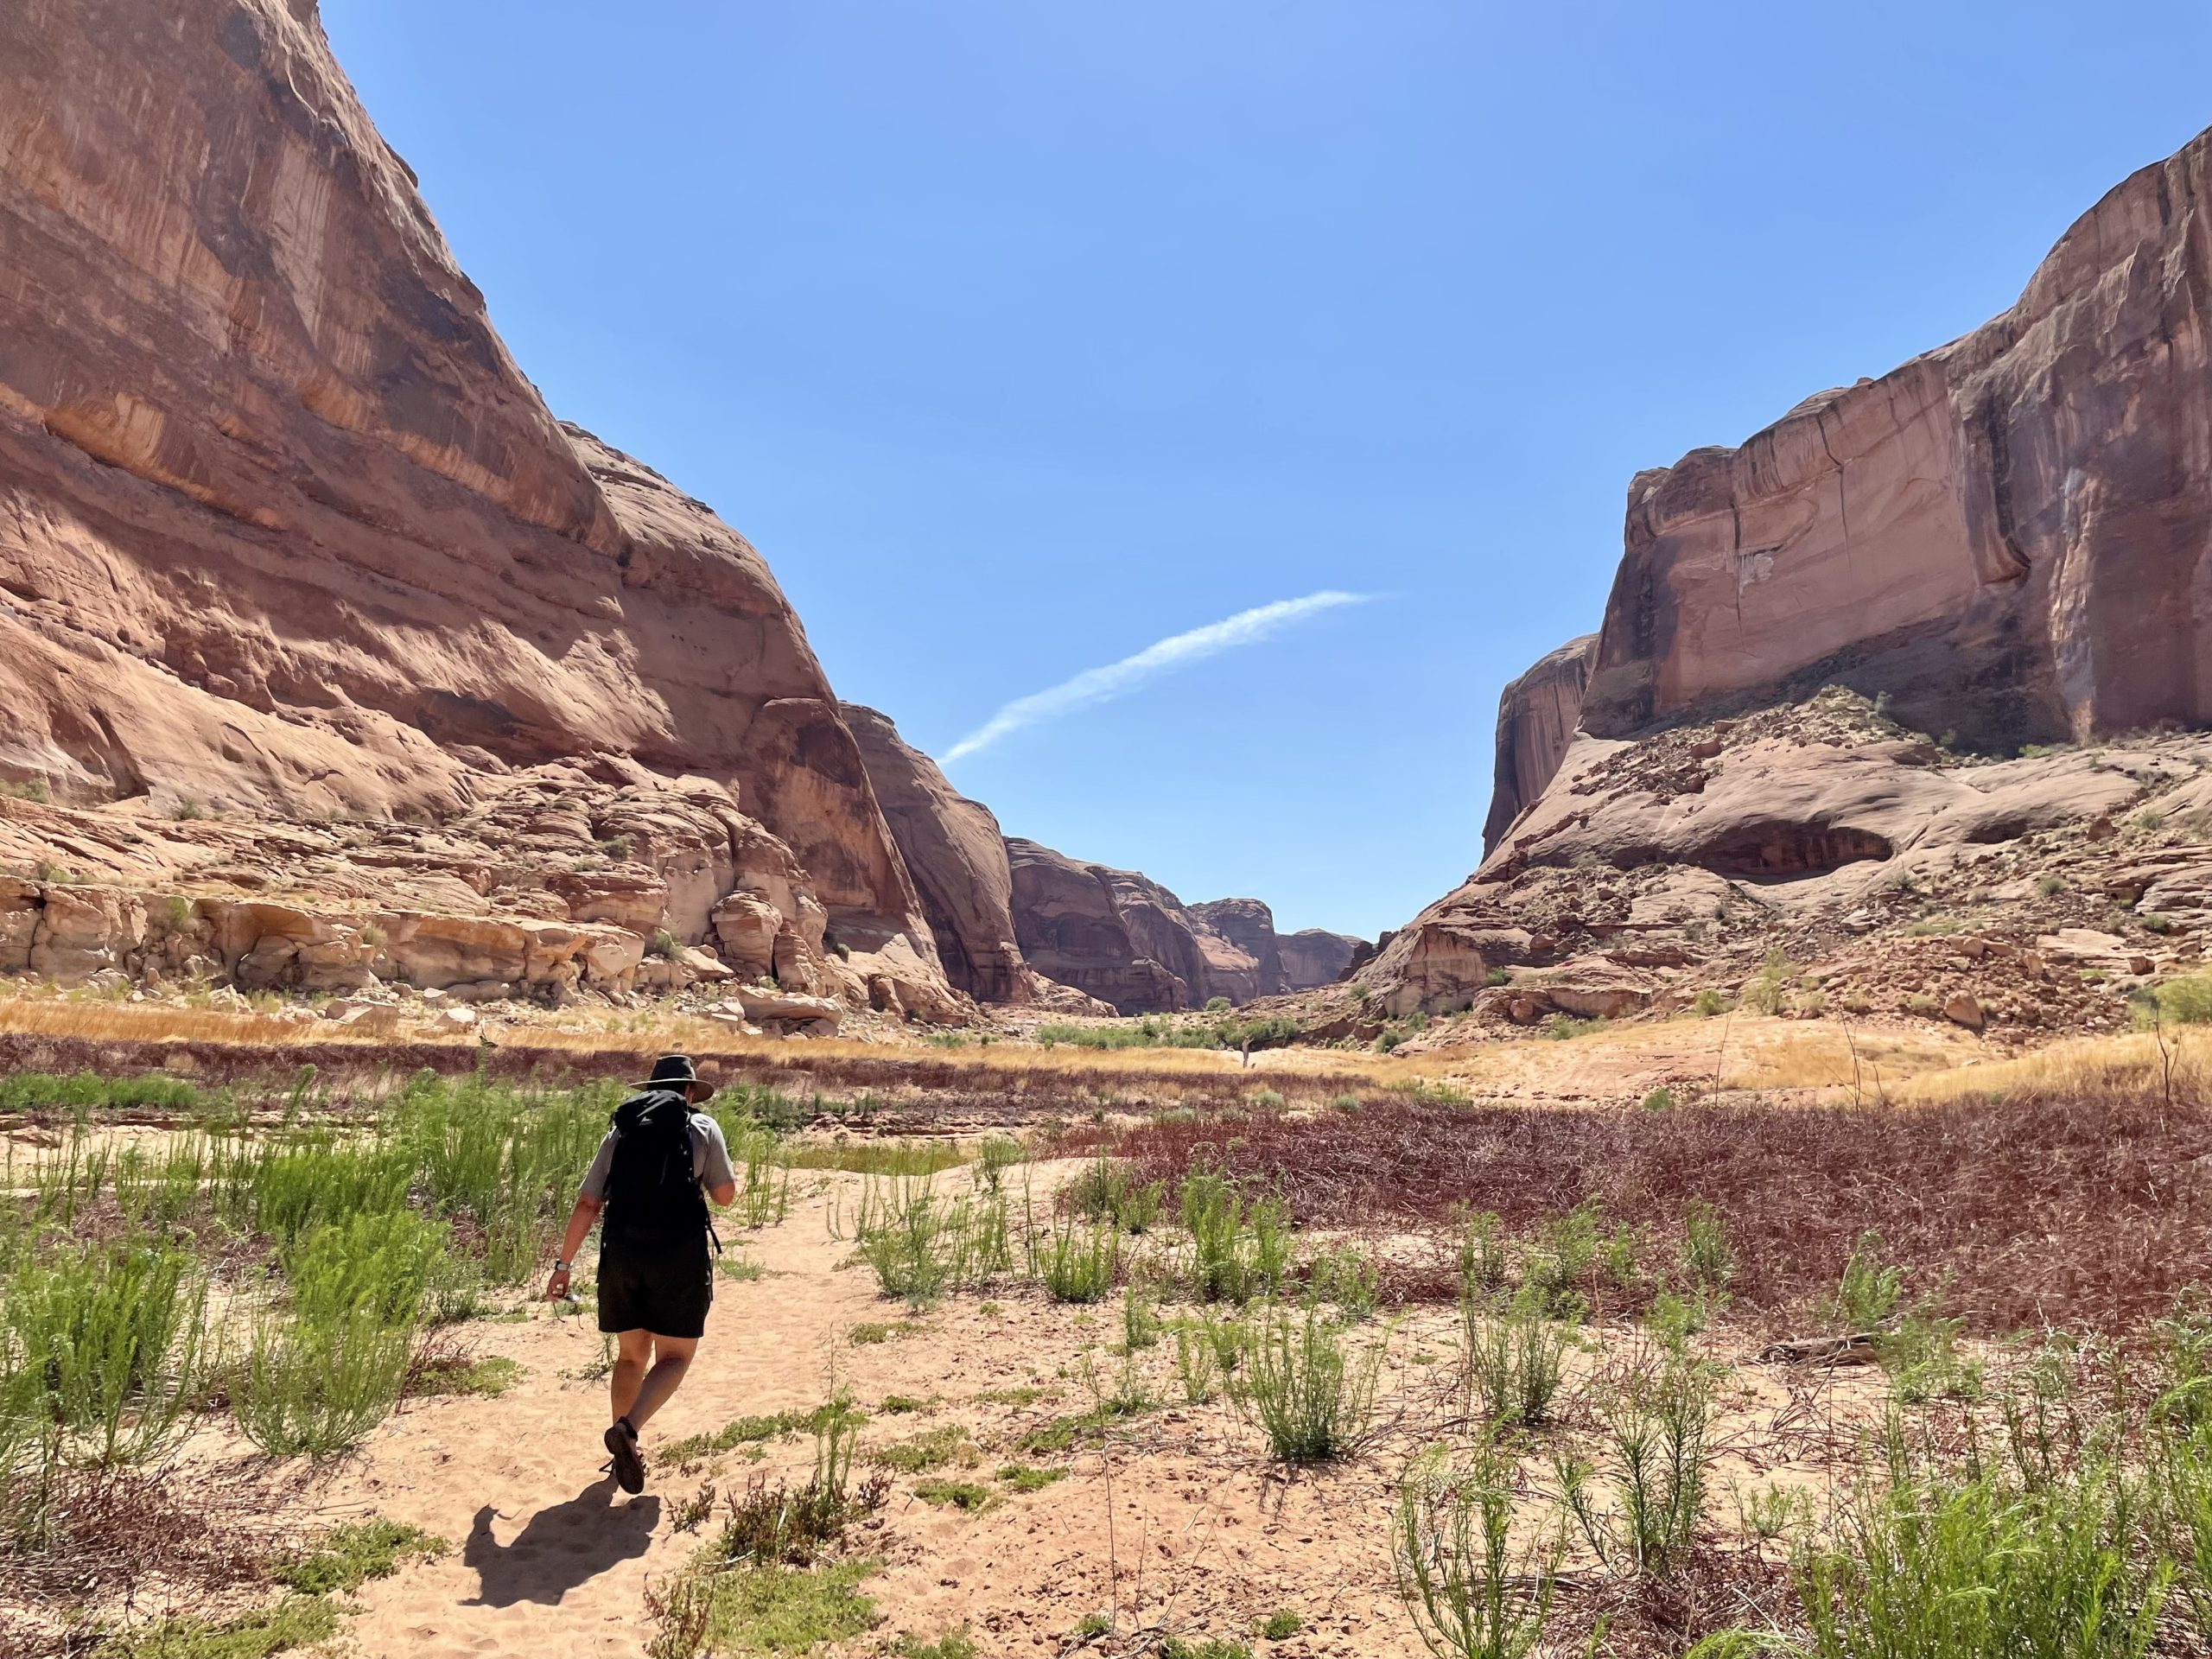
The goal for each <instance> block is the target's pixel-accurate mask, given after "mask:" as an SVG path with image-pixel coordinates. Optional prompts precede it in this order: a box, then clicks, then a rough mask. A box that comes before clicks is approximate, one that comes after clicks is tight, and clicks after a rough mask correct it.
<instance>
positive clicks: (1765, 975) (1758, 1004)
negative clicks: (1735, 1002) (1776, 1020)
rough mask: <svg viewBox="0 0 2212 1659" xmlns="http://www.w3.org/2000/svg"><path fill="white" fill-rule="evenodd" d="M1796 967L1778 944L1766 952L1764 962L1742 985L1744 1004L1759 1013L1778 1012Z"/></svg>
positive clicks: (1795, 974) (1787, 992) (1794, 975)
mask: <svg viewBox="0 0 2212 1659" xmlns="http://www.w3.org/2000/svg"><path fill="white" fill-rule="evenodd" d="M1796 977H1797V969H1796V966H1795V965H1794V964H1792V963H1791V962H1790V960H1789V953H1788V952H1787V951H1785V950H1783V949H1782V948H1781V947H1780V946H1779V945H1777V946H1776V947H1775V949H1773V950H1770V951H1769V952H1767V957H1766V961H1765V963H1764V964H1763V965H1762V966H1761V967H1760V969H1759V971H1758V974H1757V975H1755V976H1753V977H1752V979H1751V982H1749V983H1748V984H1746V985H1745V987H1744V994H1743V1000H1744V1006H1745V1007H1747V1008H1751V1009H1755V1010H1756V1011H1757V1012H1758V1013H1760V1014H1780V1013H1781V1012H1782V1008H1783V1002H1784V1001H1786V1000H1787V998H1788V995H1789V986H1790V983H1791V982H1792V981H1794V980H1795V979H1796Z"/></svg>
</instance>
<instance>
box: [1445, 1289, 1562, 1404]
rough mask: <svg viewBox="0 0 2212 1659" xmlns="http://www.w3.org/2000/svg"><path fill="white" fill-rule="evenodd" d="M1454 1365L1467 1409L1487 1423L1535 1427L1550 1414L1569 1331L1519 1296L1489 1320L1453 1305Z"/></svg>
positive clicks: (1473, 1309) (1463, 1306)
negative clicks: (1457, 1346) (1455, 1324)
mask: <svg viewBox="0 0 2212 1659" xmlns="http://www.w3.org/2000/svg"><path fill="white" fill-rule="evenodd" d="M1459 1339H1460V1364H1461V1370H1462V1372H1463V1374H1464V1376H1465V1380H1466V1389H1467V1395H1468V1399H1469V1402H1470V1403H1471V1406H1472V1407H1473V1408H1475V1409H1477V1410H1478V1411H1480V1412H1481V1413H1482V1414H1483V1415H1484V1417H1486V1418H1487V1419H1488V1420H1489V1421H1491V1422H1492V1423H1494V1424H1499V1425H1508V1426H1514V1427H1531V1428H1533V1427H1535V1426H1537V1425H1538V1424H1541V1423H1542V1422H1544V1421H1547V1420H1548V1418H1549V1417H1550V1415H1551V1405H1552V1399H1553V1396H1554V1395H1556V1394H1558V1392H1559V1386H1560V1378H1561V1376H1562V1373H1563V1370H1564V1367H1565V1362H1566V1358H1567V1350H1568V1349H1569V1348H1570V1347H1572V1346H1573V1344H1574V1337H1573V1331H1572V1329H1571V1328H1570V1327H1569V1326H1568V1325H1566V1324H1565V1323H1563V1322H1561V1321H1559V1320H1555V1319H1548V1318H1547V1317H1546V1316H1545V1313H1544V1310H1543V1307H1542V1306H1541V1303H1540V1302H1538V1301H1536V1300H1534V1299H1529V1298H1524V1299H1522V1301H1521V1302H1520V1303H1519V1304H1517V1305H1516V1306H1514V1307H1513V1308H1512V1309H1511V1310H1510V1311H1509V1312H1508V1313H1504V1314H1503V1315H1499V1316H1497V1317H1491V1316H1489V1315H1485V1314H1484V1313H1481V1312H1480V1311H1479V1310H1478V1308H1477V1307H1476V1306H1474V1305H1473V1304H1471V1303H1468V1302H1464V1301H1463V1302H1462V1303H1461V1304H1460V1305H1459Z"/></svg>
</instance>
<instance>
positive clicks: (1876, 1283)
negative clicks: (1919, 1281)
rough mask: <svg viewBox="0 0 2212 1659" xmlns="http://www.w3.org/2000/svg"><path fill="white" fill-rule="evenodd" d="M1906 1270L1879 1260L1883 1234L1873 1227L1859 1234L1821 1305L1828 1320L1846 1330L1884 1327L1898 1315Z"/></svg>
mask: <svg viewBox="0 0 2212 1659" xmlns="http://www.w3.org/2000/svg"><path fill="white" fill-rule="evenodd" d="M1904 1279H1905V1270H1904V1268H1902V1267H1898V1266H1897V1265H1895V1264H1893V1263H1890V1262H1884V1261H1883V1260H1882V1235H1881V1234H1880V1233H1879V1232H1878V1231H1877V1230H1874V1229H1873V1228H1871V1227H1870V1228H1868V1229H1867V1230H1866V1231H1865V1232H1863V1233H1861V1234H1859V1242H1858V1243H1855V1244H1853V1246H1852V1247H1851V1256H1850V1259H1849V1260H1848V1261H1847V1262H1845V1263H1844V1264H1843V1277H1842V1278H1841V1279H1840V1280H1838V1281H1836V1287H1835V1294H1834V1295H1833V1296H1830V1297H1828V1298H1827V1300H1825V1301H1824V1302H1823V1303H1822V1305H1821V1313H1822V1314H1823V1315H1824V1316H1825V1317H1826V1319H1827V1322H1828V1323H1829V1324H1831V1325H1838V1326H1840V1327H1841V1328H1842V1329H1843V1330H1845V1331H1847V1332H1872V1331H1879V1330H1882V1329H1884V1328H1885V1327H1886V1326H1887V1325H1889V1323H1890V1321H1891V1319H1895V1318H1896V1317H1897V1305H1898V1303H1899V1302H1900V1301H1901V1300H1903V1299H1904Z"/></svg>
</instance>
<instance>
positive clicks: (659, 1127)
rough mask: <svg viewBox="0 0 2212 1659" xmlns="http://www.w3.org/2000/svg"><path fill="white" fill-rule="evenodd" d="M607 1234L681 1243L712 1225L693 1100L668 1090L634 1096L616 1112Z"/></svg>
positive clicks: (636, 1240)
mask: <svg viewBox="0 0 2212 1659" xmlns="http://www.w3.org/2000/svg"><path fill="white" fill-rule="evenodd" d="M613 1122H614V1135H615V1140H614V1158H613V1163H612V1165H611V1166H609V1167H608V1170H607V1213H606V1215H605V1217H604V1218H603V1220H602V1223H601V1225H602V1226H603V1228H604V1230H605V1236H607V1238H610V1239H620V1241H621V1242H623V1243H626V1244H647V1245H652V1244H681V1243H687V1242H689V1241H690V1240H692V1239H695V1238H697V1237H699V1236H701V1235H702V1233H704V1232H706V1231H707V1230H708V1229H709V1220H708V1217H707V1200H706V1198H705V1195H704V1194H702V1192H700V1191H699V1178H698V1176H697V1174H696V1173H695V1168H694V1165H693V1160H692V1150H691V1103H690V1101H688V1100H686V1099H685V1098H684V1097H683V1096H682V1095H679V1094H677V1093H674V1092H673V1091H671V1090H665V1089H652V1090H646V1091H645V1093H643V1094H637V1095H632V1096H630V1097H629V1098H628V1099H627V1100H626V1101H624V1102H623V1103H622V1104H621V1105H620V1106H619V1107H617V1108H616V1109H615V1112H614V1120H613Z"/></svg>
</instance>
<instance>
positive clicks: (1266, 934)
mask: <svg viewBox="0 0 2212 1659" xmlns="http://www.w3.org/2000/svg"><path fill="white" fill-rule="evenodd" d="M1190 917H1191V920H1192V923H1193V924H1194V925H1196V927H1197V930H1198V950H1199V952H1200V954H1201V955H1203V956H1204V957H1205V963H1206V972H1205V981H1206V995H1207V996H1208V997H1209V998H1211V997H1216V996H1225V997H1227V998H1228V999H1229V1000H1230V1001H1231V1002H1249V1001H1252V1000H1253V999H1254V998H1255V997H1261V996H1280V995H1282V993H1283V992H1285V991H1287V990H1288V989H1290V988H1291V986H1290V981H1289V977H1288V976H1287V975H1286V974H1285V972H1284V971H1283V964H1282V951H1281V947H1280V945H1279V944H1278V942H1277V940H1276V937H1275V918H1274V912H1273V911H1271V910H1269V909H1268V907H1267V906H1265V905H1263V904H1262V903H1261V902H1260V901H1259V900H1258V899H1214V900H1212V901H1211V902H1210V903H1207V904H1200V905H1192V906H1191V907H1190Z"/></svg>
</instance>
